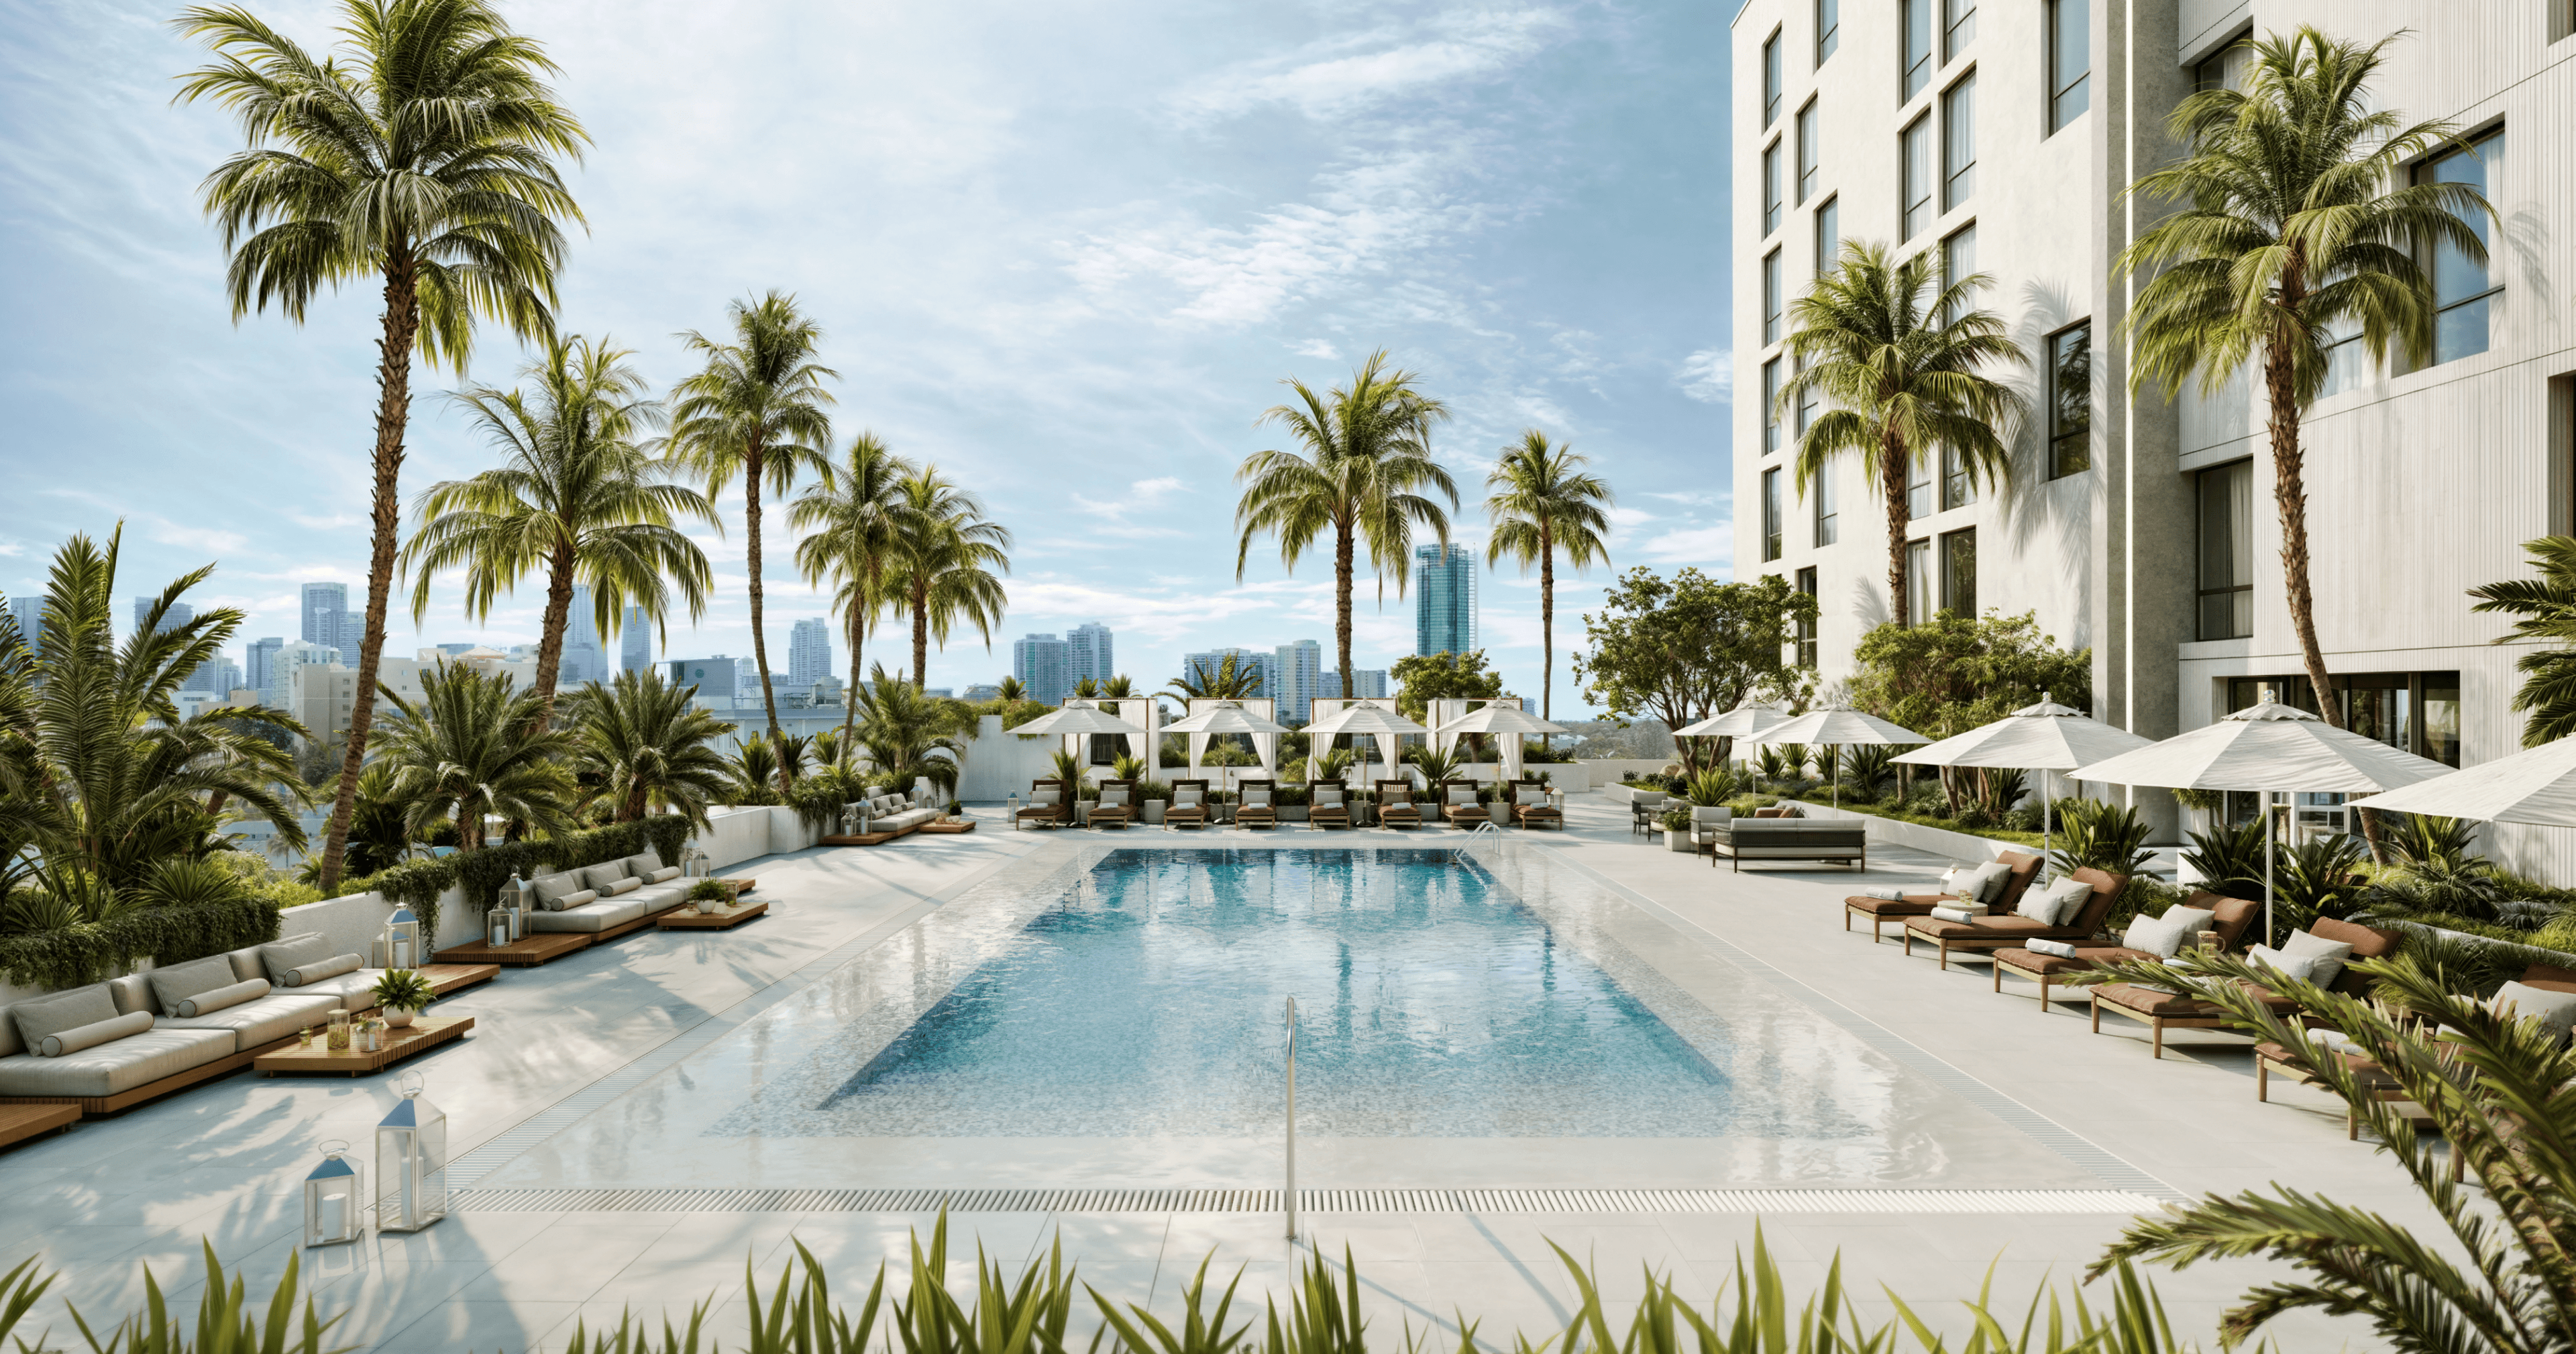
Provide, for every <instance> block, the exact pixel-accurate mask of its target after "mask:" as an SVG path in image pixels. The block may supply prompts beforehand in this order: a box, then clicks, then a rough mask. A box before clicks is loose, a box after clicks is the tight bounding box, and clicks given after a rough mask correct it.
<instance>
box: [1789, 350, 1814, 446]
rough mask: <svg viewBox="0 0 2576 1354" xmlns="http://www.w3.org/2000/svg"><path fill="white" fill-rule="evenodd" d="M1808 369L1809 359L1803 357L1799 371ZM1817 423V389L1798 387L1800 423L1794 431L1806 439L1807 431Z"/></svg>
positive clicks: (1800, 360)
mask: <svg viewBox="0 0 2576 1354" xmlns="http://www.w3.org/2000/svg"><path fill="white" fill-rule="evenodd" d="M1806 369H1807V359H1805V358H1803V357H1802V358H1799V359H1798V370H1800V371H1805V370H1806ZM1815 421H1816V388H1815V387H1814V386H1812V385H1804V386H1800V387H1798V421H1797V423H1796V425H1795V426H1794V428H1793V431H1795V432H1796V433H1797V435H1798V436H1800V437H1805V436H1806V435H1807V429H1808V428H1809V427H1810V426H1812V425H1813V424H1814V423H1815Z"/></svg>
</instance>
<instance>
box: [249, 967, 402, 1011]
mask: <svg viewBox="0 0 2576 1354" xmlns="http://www.w3.org/2000/svg"><path fill="white" fill-rule="evenodd" d="M385 973H386V970H384V969H380V968H366V967H364V966H361V967H357V968H353V969H350V970H349V971H348V972H346V973H334V974H332V975H330V976H329V977H326V978H315V979H312V980H311V981H309V982H303V983H298V984H296V985H295V986H293V987H281V988H279V989H277V991H276V992H275V993H273V994H272V995H275V996H280V997H329V998H331V999H332V1000H333V1001H335V1002H337V1003H338V1004H339V1006H340V1008H341V1009H342V1010H345V1011H363V1010H365V1009H367V1008H368V1007H370V1006H373V1005H375V1004H376V998H375V986H376V979H378V978H381V977H383V976H385Z"/></svg>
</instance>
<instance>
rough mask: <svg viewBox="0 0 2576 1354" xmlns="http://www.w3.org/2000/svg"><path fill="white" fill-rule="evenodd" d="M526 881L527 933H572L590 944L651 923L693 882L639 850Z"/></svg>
mask: <svg viewBox="0 0 2576 1354" xmlns="http://www.w3.org/2000/svg"><path fill="white" fill-rule="evenodd" d="M530 882H531V883H532V884H534V885H535V887H536V891H537V905H536V908H535V909H534V910H533V911H531V912H529V913H528V930H529V931H531V932H535V933H540V934H542V933H545V932H575V933H579V934H583V935H587V936H589V937H590V939H591V941H592V943H594V944H596V943H598V942H600V941H603V940H609V939H612V938H614V937H617V936H622V935H625V934H626V933H627V932H629V931H640V930H643V929H644V928H645V927H647V926H650V925H652V924H653V918H655V917H657V916H659V915H661V914H662V913H664V912H668V911H670V910H671V909H672V908H675V907H678V906H680V905H681V904H683V903H685V902H687V901H688V898H689V888H690V886H691V885H693V884H695V883H696V882H697V881H696V880H693V879H689V878H687V877H685V876H683V875H682V874H681V872H680V867H679V866H677V865H665V864H663V863H662V857H661V856H659V855H657V854H655V853H654V852H651V851H641V852H638V853H636V854H634V855H631V856H626V857H623V858H620V859H617V860H604V861H601V862H600V863H598V864H596V865H584V866H582V867H581V868H580V869H577V870H566V871H564V872H562V873H561V874H541V875H538V876H537V877H536V878H535V879H534V880H532V881H530Z"/></svg>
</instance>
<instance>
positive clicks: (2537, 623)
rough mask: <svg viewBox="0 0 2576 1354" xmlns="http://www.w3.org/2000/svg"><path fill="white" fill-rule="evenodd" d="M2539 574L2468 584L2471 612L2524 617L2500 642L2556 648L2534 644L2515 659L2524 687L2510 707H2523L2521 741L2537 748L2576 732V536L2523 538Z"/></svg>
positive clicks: (2517, 692) (2529, 746)
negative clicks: (2474, 602)
mask: <svg viewBox="0 0 2576 1354" xmlns="http://www.w3.org/2000/svg"><path fill="white" fill-rule="evenodd" d="M2522 548H2523V549H2524V550H2525V551H2528V552H2529V553H2530V555H2531V562H2532V563H2533V564H2534V565H2536V566H2538V567H2539V569H2540V577H2538V578H2513V579H2507V580H2505V581H2504V582H2501V583H2489V584H2487V585H2486V586H2484V587H2478V588H2471V589H2469V595H2470V596H2471V597H2475V598H2477V599H2478V604H2477V605H2476V606H2473V607H2471V608H2469V609H2470V610H2471V611H2500V612H2504V613H2506V614H2509V615H2514V616H2519V617H2521V618H2522V619H2520V620H2518V621H2515V622H2514V623H2513V633H2512V634H2509V635H2505V636H2502V637H2500V638H2499V639H2498V640H2497V641H2496V642H2497V643H2499V644H2502V643H2507V642H2510V641H2513V640H2518V639H2520V640H2541V641H2545V642H2551V643H2554V644H2556V645H2557V646H2558V647H2556V648H2549V649H2534V650H2532V651H2531V652H2529V653H2526V654H2524V655H2523V656H2522V657H2520V658H2517V659H2515V660H2514V663H2513V665H2514V667H2515V668H2516V669H2518V670H2519V671H2520V672H2521V673H2522V674H2523V677H2522V687H2521V689H2519V690H2517V691H2515V692H2514V693H2513V708H2514V709H2516V710H2519V711H2523V712H2525V713H2526V714H2527V715H2528V716H2529V718H2527V719H2526V720H2525V721H2524V722H2523V726H2522V745H2523V746H2524V747H2527V748H2536V747H2538V746H2540V745H2541V744H2543V743H2554V742H2556V741H2558V740H2559V739H2561V738H2564V737H2566V736H2567V735H2568V734H2571V733H2576V537H2569V536H2543V537H2541V538H2540V539H2539V540H2536V541H2527V542H2524V544H2523V547H2522Z"/></svg>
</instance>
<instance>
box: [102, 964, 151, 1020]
mask: <svg viewBox="0 0 2576 1354" xmlns="http://www.w3.org/2000/svg"><path fill="white" fill-rule="evenodd" d="M107 995H108V996H110V997H112V998H114V999H115V1001H116V1013H117V1014H118V1015H123V1014H125V1013H126V1012H128V1011H149V1012H151V1013H152V1014H154V1015H159V1014H161V1003H159V1002H157V1001H154V1000H153V999H152V975H150V974H148V973H129V974H126V975H125V976H124V977H122V978H110V979H108V980H107Z"/></svg>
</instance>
